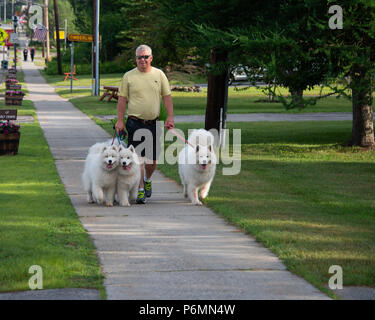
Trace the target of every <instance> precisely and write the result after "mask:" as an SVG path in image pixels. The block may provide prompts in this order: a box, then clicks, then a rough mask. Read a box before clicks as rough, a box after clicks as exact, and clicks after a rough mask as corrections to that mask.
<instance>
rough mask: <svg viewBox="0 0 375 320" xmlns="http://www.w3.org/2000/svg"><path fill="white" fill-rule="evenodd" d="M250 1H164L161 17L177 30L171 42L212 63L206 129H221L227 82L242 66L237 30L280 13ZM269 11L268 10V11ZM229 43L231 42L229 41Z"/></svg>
mask: <svg viewBox="0 0 375 320" xmlns="http://www.w3.org/2000/svg"><path fill="white" fill-rule="evenodd" d="M278 2H279V1H275V0H272V1H268V2H267V9H266V5H265V3H264V1H247V0H228V1H222V0H213V1H199V0H191V1H186V0H175V1H173V2H171V1H168V0H160V1H159V3H160V8H159V12H160V15H161V16H163V18H164V21H165V27H166V28H167V29H169V30H172V28H173V30H174V32H173V33H170V38H171V41H172V42H173V43H174V44H175V45H176V46H182V47H185V48H190V49H194V53H195V54H196V55H199V56H201V57H203V58H205V59H206V63H207V62H208V61H209V62H210V68H209V77H208V96H207V107H206V124H205V127H206V129H211V128H215V129H219V118H220V108H221V107H222V106H223V105H224V104H225V99H226V94H225V93H224V91H225V90H226V81H227V74H228V68H229V66H230V65H231V64H237V63H241V58H243V57H244V54H248V53H244V52H242V48H240V47H238V46H236V44H235V43H232V42H231V39H230V38H231V37H228V36H224V37H222V36H223V35H226V34H230V33H231V32H232V31H233V30H235V29H247V28H249V27H252V26H257V25H258V24H259V22H260V21H259V20H258V19H259V17H262V15H263V17H270V18H271V17H272V18H273V16H274V15H276V13H277V6H275V5H274V4H275V3H278ZM265 9H266V10H265ZM228 40H229V41H228Z"/></svg>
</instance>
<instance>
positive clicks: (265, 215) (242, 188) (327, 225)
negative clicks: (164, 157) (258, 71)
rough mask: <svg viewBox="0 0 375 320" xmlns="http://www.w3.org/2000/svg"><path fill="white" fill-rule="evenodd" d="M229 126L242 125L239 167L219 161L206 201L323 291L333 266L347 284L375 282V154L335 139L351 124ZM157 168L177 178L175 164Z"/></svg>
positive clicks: (343, 137) (346, 135) (188, 125)
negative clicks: (229, 170) (227, 171)
mask: <svg viewBox="0 0 375 320" xmlns="http://www.w3.org/2000/svg"><path fill="white" fill-rule="evenodd" d="M202 126H203V123H201V124H199V123H184V124H178V125H177V127H178V128H180V129H183V130H184V131H185V132H187V129H189V128H194V127H196V128H199V127H202ZM228 126H229V128H230V129H234V128H237V129H241V137H242V146H241V173H240V174H238V175H232V176H231V175H229V176H228V175H223V172H222V169H223V167H230V166H227V165H226V166H223V165H222V164H221V165H219V166H218V168H217V175H216V177H215V180H214V183H213V186H212V189H211V191H210V194H209V197H208V198H207V200H205V201H204V202H205V204H206V205H207V206H209V207H210V208H212V209H213V210H214V211H215V212H217V213H219V214H221V215H222V216H224V217H225V218H226V219H228V221H230V222H231V223H233V224H234V225H236V226H238V227H240V228H241V229H243V230H244V231H245V232H247V233H249V234H250V235H252V236H254V237H255V238H256V240H257V241H259V242H261V243H263V244H264V245H265V246H266V247H268V248H270V249H271V250H272V251H273V252H274V253H275V254H276V255H277V256H278V257H280V259H281V260H282V261H283V262H284V263H285V265H286V266H287V268H288V270H290V271H292V272H294V273H295V274H297V275H299V276H301V277H303V278H305V279H306V280H308V281H310V282H311V283H312V284H314V285H315V286H316V287H318V288H319V289H321V290H323V291H325V292H327V290H326V288H325V286H327V284H328V280H329V278H330V277H331V276H332V275H330V274H328V270H329V267H330V266H331V265H340V266H341V267H342V268H343V278H344V286H349V285H355V286H375V157H374V156H375V153H374V152H373V151H372V152H363V151H361V150H360V149H358V148H343V147H341V146H340V145H338V144H339V143H341V142H343V141H345V140H346V139H348V138H349V136H350V130H351V122H350V121H340V122H319V123H316V122H314V123H313V122H301V123H300V122H299V123H289V122H275V123H262V122H260V123H251V124H243V123H229V124H228ZM159 168H160V169H161V171H162V172H164V173H165V174H166V175H167V176H168V177H171V178H173V179H175V180H177V181H179V177H178V171H177V165H169V164H163V165H160V166H159ZM228 186H230V188H228Z"/></svg>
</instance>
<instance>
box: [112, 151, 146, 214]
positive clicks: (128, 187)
mask: <svg viewBox="0 0 375 320" xmlns="http://www.w3.org/2000/svg"><path fill="white" fill-rule="evenodd" d="M119 154H120V165H119V167H118V177H117V196H118V201H119V203H120V206H124V207H129V206H130V203H129V200H135V199H136V198H137V195H138V186H139V181H140V179H141V167H140V163H139V158H138V156H137V154H136V153H135V150H134V147H133V146H130V147H129V148H125V147H124V146H120V147H119Z"/></svg>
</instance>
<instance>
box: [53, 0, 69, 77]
mask: <svg viewBox="0 0 375 320" xmlns="http://www.w3.org/2000/svg"><path fill="white" fill-rule="evenodd" d="M53 4H54V9H55V26H56V27H55V30H56V49H57V70H58V73H59V74H60V75H62V74H63V73H62V66H61V55H60V32H59V31H60V29H59V13H58V9H57V0H53ZM72 76H73V75H72Z"/></svg>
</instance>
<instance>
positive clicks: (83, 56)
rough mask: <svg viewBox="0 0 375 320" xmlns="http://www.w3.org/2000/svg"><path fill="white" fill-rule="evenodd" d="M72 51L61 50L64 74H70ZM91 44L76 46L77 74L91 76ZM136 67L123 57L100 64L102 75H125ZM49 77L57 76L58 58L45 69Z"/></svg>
mask: <svg viewBox="0 0 375 320" xmlns="http://www.w3.org/2000/svg"><path fill="white" fill-rule="evenodd" d="M70 60H71V54H70V50H66V51H64V50H61V64H62V69H63V72H70ZM91 61H92V60H91V43H78V44H75V45H74V64H75V66H76V73H77V74H91V73H92V67H91ZM133 67H134V65H133V64H132V63H129V62H127V59H124V58H123V57H117V59H115V61H105V62H100V66H99V68H100V73H125V72H126V71H129V70H130V69H132V68H133ZM44 70H45V72H46V74H48V75H57V74H58V72H57V58H56V57H54V58H52V60H51V61H50V62H49V63H48V64H47V66H46V68H45V69H44Z"/></svg>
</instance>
